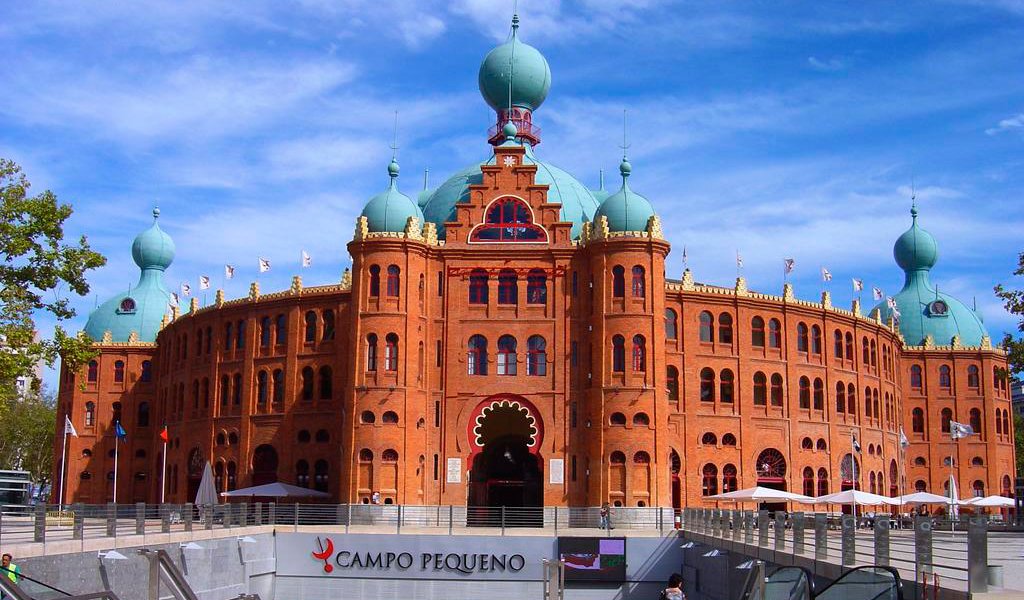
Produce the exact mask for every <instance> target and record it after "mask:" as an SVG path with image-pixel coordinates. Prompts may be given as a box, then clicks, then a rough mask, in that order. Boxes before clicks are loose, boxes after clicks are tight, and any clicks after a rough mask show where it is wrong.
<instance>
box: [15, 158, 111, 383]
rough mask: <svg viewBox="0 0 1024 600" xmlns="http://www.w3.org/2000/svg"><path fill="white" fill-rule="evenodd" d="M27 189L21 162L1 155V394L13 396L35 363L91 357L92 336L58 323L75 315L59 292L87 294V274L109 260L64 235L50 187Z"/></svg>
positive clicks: (62, 209)
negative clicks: (41, 327)
mask: <svg viewBox="0 0 1024 600" xmlns="http://www.w3.org/2000/svg"><path fill="white" fill-rule="evenodd" d="M29 188H30V184H29V182H28V179H27V178H26V177H25V175H24V174H23V173H22V172H21V168H20V167H19V166H18V165H17V164H15V163H14V162H12V161H10V160H7V159H3V158H0V216H2V219H0V259H2V260H0V344H2V345H3V350H4V351H2V352H0V398H10V397H11V396H12V395H13V387H14V381H15V379H16V378H17V377H20V376H26V375H31V374H32V373H33V372H34V369H35V367H36V365H38V364H39V363H40V362H44V363H46V364H48V365H53V363H54V361H55V360H56V359H57V357H61V359H62V360H63V361H64V363H65V364H66V365H67V366H68V367H69V368H72V369H74V368H77V367H78V366H79V365H81V364H82V363H83V362H84V361H86V360H88V359H89V358H91V356H92V355H93V353H92V347H91V342H90V341H89V340H88V339H85V338H79V337H75V336H70V335H68V334H67V332H65V331H64V329H63V328H62V327H61V326H60V325H59V323H60V322H61V321H66V320H67V319H70V318H72V317H74V316H75V311H74V309H73V308H71V305H70V304H69V302H68V299H67V298H66V297H63V293H64V292H65V289H66V291H68V292H70V293H73V294H76V295H79V296H84V295H85V294H87V293H89V284H88V283H87V282H86V280H85V276H86V273H87V272H88V271H90V270H92V269H95V268H97V267H100V266H102V265H103V264H105V263H106V259H105V258H104V257H103V256H102V255H101V254H99V253H97V252H95V251H93V250H92V249H90V248H89V243H88V241H87V240H86V239H85V236H82V237H81V238H80V239H79V240H78V241H77V242H76V243H66V242H65V241H64V222H65V221H67V219H68V218H69V217H70V216H71V213H72V209H71V206H70V205H69V204H61V203H60V202H58V201H57V196H55V195H54V194H53V192H50V191H49V190H47V191H44V192H42V193H40V194H37V195H34V196H31V195H29ZM40 313H49V314H50V315H52V316H54V317H55V318H56V320H57V322H58V325H57V326H56V327H55V330H54V334H53V336H52V337H50V338H46V337H41V336H39V333H38V328H37V327H36V323H35V318H36V316H37V315H38V314H40Z"/></svg>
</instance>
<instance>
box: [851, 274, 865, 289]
mask: <svg viewBox="0 0 1024 600" xmlns="http://www.w3.org/2000/svg"><path fill="white" fill-rule="evenodd" d="M853 291H855V292H863V291H864V280H863V279H857V278H856V277H854V278H853Z"/></svg>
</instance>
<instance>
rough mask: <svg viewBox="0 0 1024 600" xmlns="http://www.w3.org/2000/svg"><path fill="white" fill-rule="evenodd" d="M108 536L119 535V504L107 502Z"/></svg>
mask: <svg viewBox="0 0 1024 600" xmlns="http://www.w3.org/2000/svg"><path fill="white" fill-rule="evenodd" d="M107 537H117V505H116V504H114V503H113V502H111V503H108V504H107Z"/></svg>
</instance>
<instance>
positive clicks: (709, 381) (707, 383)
mask: <svg viewBox="0 0 1024 600" xmlns="http://www.w3.org/2000/svg"><path fill="white" fill-rule="evenodd" d="M700 399H701V401H703V402H714V401H715V372H714V371H713V370H711V369H710V368H708V367H704V368H703V369H701V370H700Z"/></svg>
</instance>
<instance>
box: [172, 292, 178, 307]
mask: <svg viewBox="0 0 1024 600" xmlns="http://www.w3.org/2000/svg"><path fill="white" fill-rule="evenodd" d="M178 304H179V300H178V294H177V293H175V292H171V306H178Z"/></svg>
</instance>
